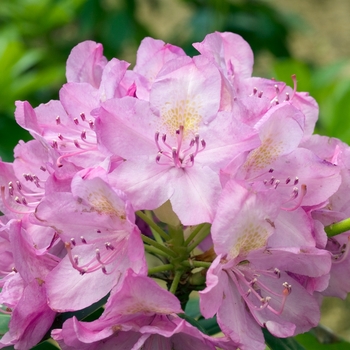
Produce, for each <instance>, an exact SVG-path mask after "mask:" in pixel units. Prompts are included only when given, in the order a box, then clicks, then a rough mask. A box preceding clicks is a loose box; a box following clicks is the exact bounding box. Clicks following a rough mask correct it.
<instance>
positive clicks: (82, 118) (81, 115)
mask: <svg viewBox="0 0 350 350" xmlns="http://www.w3.org/2000/svg"><path fill="white" fill-rule="evenodd" d="M80 118H81V120H82V121H83V122H84V121H85V114H84V113H80Z"/></svg>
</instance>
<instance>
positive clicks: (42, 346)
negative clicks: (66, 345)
mask: <svg viewBox="0 0 350 350" xmlns="http://www.w3.org/2000/svg"><path fill="white" fill-rule="evenodd" d="M57 349H59V348H58V347H57V346H55V345H54V344H53V343H52V342H51V341H50V340H45V341H43V342H41V343H39V344H38V345H36V346H34V347H33V348H32V349H31V350H57Z"/></svg>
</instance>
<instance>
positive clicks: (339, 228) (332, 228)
mask: <svg viewBox="0 0 350 350" xmlns="http://www.w3.org/2000/svg"><path fill="white" fill-rule="evenodd" d="M324 230H325V231H326V233H327V236H328V237H333V236H336V235H339V234H340V233H343V232H346V231H350V218H347V219H345V220H342V221H339V222H336V223H334V224H332V225H329V226H326V227H325V228H324Z"/></svg>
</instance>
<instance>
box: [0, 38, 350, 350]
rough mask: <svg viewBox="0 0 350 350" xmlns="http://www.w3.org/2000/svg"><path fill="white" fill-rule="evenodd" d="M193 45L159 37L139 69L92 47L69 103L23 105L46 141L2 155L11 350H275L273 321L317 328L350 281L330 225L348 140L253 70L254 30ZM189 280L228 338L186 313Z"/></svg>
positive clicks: (342, 183) (70, 85)
mask: <svg viewBox="0 0 350 350" xmlns="http://www.w3.org/2000/svg"><path fill="white" fill-rule="evenodd" d="M194 47H195V48H196V49H197V50H198V52H199V55H197V56H195V57H189V56H187V55H186V54H185V53H184V51H183V50H182V49H180V48H178V47H176V46H173V45H170V44H165V43H164V42H162V41H160V40H154V39H151V38H146V39H144V40H143V41H142V43H141V45H140V47H139V50H138V53H137V61H136V65H135V67H134V68H133V69H132V70H130V69H128V63H126V62H124V61H120V60H118V59H116V58H113V59H112V60H110V61H108V60H107V59H106V58H105V57H104V56H103V49H102V46H101V44H97V43H95V42H92V41H86V42H83V43H81V44H79V45H77V46H76V47H75V48H74V49H73V50H72V52H71V54H70V56H69V58H68V61H67V73H66V76H67V83H66V84H65V85H64V86H63V87H62V88H61V90H60V93H59V100H57V101H50V102H49V103H47V104H42V105H40V106H38V107H36V108H33V107H32V106H31V105H30V104H29V103H28V102H17V103H16V111H15V117H16V121H17V123H18V124H19V125H20V126H21V127H23V128H24V129H26V130H28V131H29V132H30V134H31V135H32V136H33V138H34V140H32V141H29V142H27V143H24V142H22V141H20V142H19V144H18V145H17V146H16V148H15V150H14V158H15V160H14V162H13V163H6V162H0V185H1V198H2V200H1V203H0V210H1V212H2V213H3V214H4V215H3V216H1V222H0V274H1V280H0V287H1V293H0V303H1V305H2V307H1V309H0V310H1V312H2V313H4V314H9V315H10V322H9V331H8V332H7V333H6V334H5V335H4V336H3V337H2V339H1V340H0V348H4V347H7V346H10V345H14V348H15V349H25V350H26V349H30V348H31V347H33V346H34V345H35V344H37V343H38V342H40V341H41V340H42V339H43V338H44V337H45V335H46V336H47V334H49V335H50V336H51V337H52V338H53V339H55V340H56V341H57V342H58V344H59V345H60V346H61V348H62V349H89V350H90V349H99V350H100V349H102V350H103V349H111V348H112V347H113V349H131V350H136V349H159V350H160V349H162V350H163V349H169V350H171V349H177V350H179V349H208V350H209V349H218V348H220V349H227V350H229V349H236V348H239V349H241V350H244V349H257V350H259V349H262V350H263V349H265V345H264V337H263V333H262V330H261V328H262V327H263V328H266V329H267V330H268V331H269V332H270V333H271V334H272V335H274V336H276V337H290V336H293V335H296V334H298V333H302V332H305V331H308V330H309V329H310V328H312V327H314V326H316V325H317V324H318V321H319V318H320V309H319V306H320V300H321V298H322V296H324V295H327V296H337V297H341V298H344V297H345V296H346V294H347V293H348V292H349V291H350V279H349V278H347V277H346V276H348V275H349V274H350V258H349V255H348V251H349V243H348V240H349V238H348V237H349V233H347V229H344V230H342V231H344V232H340V234H338V235H334V236H332V237H331V235H328V236H327V234H326V232H328V231H329V228H330V225H333V224H334V223H336V222H341V221H342V220H345V219H347V218H348V217H350V196H349V195H348V194H349V189H350V172H349V169H350V150H349V147H348V146H347V145H345V144H344V143H342V142H341V141H339V140H337V139H333V138H328V137H323V136H318V135H312V133H313V129H314V126H315V123H316V121H317V117H318V106H317V104H316V102H315V100H314V99H313V98H312V97H310V96H309V95H308V94H307V93H303V92H297V91H296V90H297V84H296V78H295V77H293V82H294V87H293V88H291V87H289V86H287V85H286V84H285V83H282V82H278V81H275V80H269V79H263V78H255V77H251V74H252V66H253V54H252V51H251V49H250V47H249V45H248V44H247V43H246V42H245V41H244V40H243V39H242V38H241V37H240V36H238V35H235V34H232V33H213V34H210V35H207V36H206V38H205V39H204V41H203V42H201V43H195V44H194ZM348 232H349V231H348ZM152 277H157V278H158V279H163V280H164V281H166V283H167V285H168V289H169V290H166V289H164V288H163V287H161V286H160V284H158V283H156V282H155V281H154V280H153V279H152ZM192 290H199V291H200V292H199V298H200V310H201V313H202V315H203V316H204V317H205V318H211V317H213V316H215V315H216V316H217V322H218V325H219V326H220V328H221V330H222V332H223V336H222V337H221V338H214V337H210V336H208V335H206V334H204V333H202V331H201V330H200V329H198V328H196V327H194V326H193V325H192V324H190V323H189V322H188V320H187V318H186V317H184V316H183V313H184V307H185V305H186V301H187V299H188V295H189V293H190V292H191V291H192ZM107 297H108V299H107ZM101 300H107V301H106V303H105V307H104V310H103V313H102V315H100V317H99V318H97V319H95V320H94V321H90V322H87V321H84V320H82V319H79V318H78V317H77V314H74V312H76V311H77V310H82V309H85V308H88V307H90V306H91V305H93V304H94V303H101ZM67 312H73V314H72V313H70V314H68V313H67ZM62 316H65V318H63V321H62V322H61V324H59V322H58V320H62ZM57 325H58V326H57Z"/></svg>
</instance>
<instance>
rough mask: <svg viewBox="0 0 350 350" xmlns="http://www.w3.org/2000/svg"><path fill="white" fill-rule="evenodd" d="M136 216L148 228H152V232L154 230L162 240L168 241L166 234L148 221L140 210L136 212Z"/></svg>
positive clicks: (151, 221)
mask: <svg viewBox="0 0 350 350" xmlns="http://www.w3.org/2000/svg"><path fill="white" fill-rule="evenodd" d="M136 215H137V216H138V217H139V218H141V219H142V220H143V221H144V222H145V223H146V224H148V225H149V227H150V228H153V230H155V231H156V232H158V233H159V235H160V236H161V237H162V238H163V239H164V240H166V241H167V240H168V239H169V236H168V234H167V233H166V232H165V231H163V230H162V229H161V228H160V227H159V226H158V225H157V224H156V223H155V222H154V221H153V220H152V219H150V218H149V217H148V216H147V215H146V214H145V213H144V212H142V211H141V210H139V211H137V212H136Z"/></svg>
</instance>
